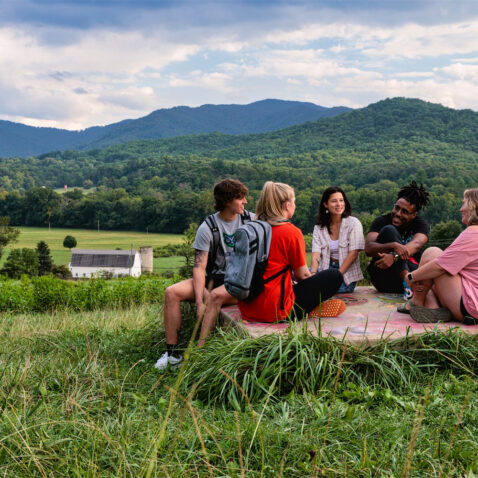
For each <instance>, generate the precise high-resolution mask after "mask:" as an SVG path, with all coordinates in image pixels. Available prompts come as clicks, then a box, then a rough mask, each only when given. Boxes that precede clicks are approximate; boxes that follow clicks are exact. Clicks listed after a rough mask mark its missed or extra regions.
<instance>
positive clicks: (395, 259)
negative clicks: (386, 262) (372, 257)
mask: <svg viewBox="0 0 478 478" xmlns="http://www.w3.org/2000/svg"><path fill="white" fill-rule="evenodd" d="M390 254H392V256H393V262H397V261H398V259H399V257H400V256H399V255H398V254H397V253H396V252H395V251H394V252H391V253H390Z"/></svg>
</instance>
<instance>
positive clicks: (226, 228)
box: [193, 212, 255, 274]
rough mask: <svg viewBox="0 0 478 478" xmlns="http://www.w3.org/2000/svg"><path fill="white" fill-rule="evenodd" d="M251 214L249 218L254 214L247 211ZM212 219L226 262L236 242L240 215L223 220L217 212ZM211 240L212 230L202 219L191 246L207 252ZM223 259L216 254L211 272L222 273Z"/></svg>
mask: <svg viewBox="0 0 478 478" xmlns="http://www.w3.org/2000/svg"><path fill="white" fill-rule="evenodd" d="M249 214H250V216H251V220H252V219H254V216H255V215H254V214H253V213H251V212H250V213H249ZM214 219H215V220H216V224H217V228H218V229H219V236H220V238H221V246H222V248H223V251H224V256H225V258H226V264H227V261H228V260H229V257H230V255H231V254H232V251H233V250H234V245H235V244H236V241H235V234H236V230H237V228H238V227H240V226H242V220H241V216H240V215H239V214H238V215H237V216H236V218H235V219H234V220H233V221H223V220H222V219H221V218H220V216H219V212H216V213H215V214H214ZM212 242H213V237H212V232H211V229H210V228H209V226H208V225H207V224H206V221H204V222H203V223H202V224H201V225H200V226H199V228H198V231H197V233H196V239H195V240H194V244H193V248H194V249H196V250H198V251H205V252H209V248H210V247H211V245H212ZM222 263H223V261H222V257H220V255H219V254H217V255H216V263H215V264H214V268H213V270H212V274H218V273H222V274H223V273H224V272H225V270H224V268H223V267H221V265H223V264H222Z"/></svg>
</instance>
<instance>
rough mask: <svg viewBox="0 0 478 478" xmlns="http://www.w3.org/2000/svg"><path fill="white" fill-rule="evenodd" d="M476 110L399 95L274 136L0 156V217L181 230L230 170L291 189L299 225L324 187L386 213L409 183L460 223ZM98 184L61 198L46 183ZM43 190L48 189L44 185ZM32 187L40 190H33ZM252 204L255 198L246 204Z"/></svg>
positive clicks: (474, 155) (476, 143)
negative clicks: (337, 187)
mask: <svg viewBox="0 0 478 478" xmlns="http://www.w3.org/2000/svg"><path fill="white" fill-rule="evenodd" d="M477 166H478V113H475V112H472V111H469V110H464V111H457V110H453V109H449V108H445V107H443V106H440V105H435V104H431V103H426V102H423V101H420V100H412V99H404V98H395V99H391V100H385V101H381V102H379V103H376V104H373V105H370V106H368V107H367V108H364V109H361V110H355V111H352V112H349V113H345V114H342V115H340V116H337V117H334V118H328V119H322V120H318V121H315V122H309V123H306V124H303V125H299V126H293V127H289V128H286V129H283V130H280V131H275V132H272V133H263V134H257V135H241V136H232V135H224V134H207V135H195V136H185V137H178V138H170V139H165V140H143V141H136V142H129V143H125V144H122V145H117V146H112V147H109V148H107V149H103V150H100V149H95V150H90V151H88V152H73V151H66V152H56V153H50V154H45V155H42V156H38V157H36V158H28V159H21V158H10V159H3V160H1V161H0V186H1V187H2V188H3V189H4V192H3V193H2V196H1V199H0V214H1V215H9V216H10V217H11V220H12V223H13V224H16V225H44V224H46V223H47V222H51V224H52V225H57V226H62V227H95V226H96V225H97V221H100V223H101V224H102V227H103V228H105V229H139V230H145V229H146V228H148V230H150V231H160V232H182V231H183V230H184V229H185V228H186V227H187V225H188V224H189V223H190V222H199V221H201V220H202V218H203V216H204V214H205V213H206V212H207V211H209V210H210V204H211V202H212V200H211V194H210V189H211V187H212V185H213V183H214V182H215V181H217V180H218V179H220V178H223V177H226V176H231V177H235V178H238V179H240V180H242V181H244V182H245V183H246V184H247V185H248V187H249V188H250V190H251V197H250V199H251V200H252V201H254V200H255V199H256V198H257V195H258V192H259V190H260V189H261V187H262V185H263V183H264V181H266V180H268V179H272V180H276V181H284V182H288V183H290V184H291V185H293V186H294V187H295V188H296V192H297V212H296V217H295V222H296V223H297V224H298V225H299V226H300V227H301V228H302V229H303V230H304V231H306V232H307V231H310V230H311V229H312V226H313V223H314V216H315V213H316V208H317V203H318V200H319V198H320V195H321V193H322V190H323V189H324V188H325V187H326V186H328V185H331V184H337V185H342V186H343V187H344V188H345V189H346V191H347V192H348V193H349V196H350V199H351V202H352V206H353V209H354V212H355V213H370V214H372V213H373V214H375V213H377V212H378V211H380V212H384V211H388V210H389V209H390V207H391V205H392V204H393V201H394V197H395V195H396V191H397V189H398V187H399V186H401V185H403V184H405V183H407V182H409V181H410V180H412V179H415V180H417V181H418V182H423V183H424V184H425V185H426V186H427V187H428V188H429V189H430V191H431V193H432V203H431V205H430V206H429V207H428V208H427V210H426V211H425V216H426V217H427V218H428V219H429V220H430V221H431V222H432V223H437V222H440V221H444V220H449V219H457V218H458V217H459V216H458V208H459V204H460V202H461V197H462V193H463V190H464V189H465V188H466V187H477V186H478V172H477V170H478V167H477ZM64 184H67V185H69V187H70V189H71V188H72V187H74V186H78V187H80V186H81V187H87V188H88V187H92V186H96V187H99V189H98V190H96V191H95V192H94V193H90V194H85V193H84V192H82V191H70V192H68V193H67V194H64V195H58V194H56V193H55V192H54V191H51V190H50V189H48V187H51V188H55V187H62V186H63V185H64ZM41 186H47V188H42V187H41ZM32 188H37V189H32ZM251 208H253V206H251Z"/></svg>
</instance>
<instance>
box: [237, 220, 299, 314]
mask: <svg viewBox="0 0 478 478" xmlns="http://www.w3.org/2000/svg"><path fill="white" fill-rule="evenodd" d="M306 264H307V259H306V257H305V242H304V236H303V235H302V232H301V231H300V229H298V228H297V227H295V226H294V225H292V224H290V223H284V224H282V225H280V226H273V227H272V239H271V250H270V252H269V260H268V261H267V268H266V272H265V273H264V279H267V278H268V277H271V276H273V275H274V274H276V273H278V272H279V271H281V270H282V269H284V267H285V266H287V265H289V266H290V268H291V269H292V270H295V269H297V268H299V267H302V266H305V265H306ZM281 282H282V275H280V276H279V277H276V278H275V279H273V280H271V281H270V282H268V283H267V284H265V285H264V290H263V291H262V293H261V294H260V295H259V296H258V297H257V298H256V299H254V300H253V301H252V302H242V301H239V309H240V311H241V315H242V317H244V318H245V319H247V320H252V321H256V322H277V321H278V320H282V319H285V318H286V317H287V315H288V314H289V312H290V310H291V309H292V306H293V305H294V299H295V297H294V291H293V289H292V280H291V276H290V271H287V272H286V273H285V281H284V309H283V310H281V308H280V304H281Z"/></svg>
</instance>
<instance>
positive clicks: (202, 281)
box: [193, 249, 208, 317]
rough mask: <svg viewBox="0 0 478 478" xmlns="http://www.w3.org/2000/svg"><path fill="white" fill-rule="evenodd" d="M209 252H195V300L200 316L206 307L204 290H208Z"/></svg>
mask: <svg viewBox="0 0 478 478" xmlns="http://www.w3.org/2000/svg"><path fill="white" fill-rule="evenodd" d="M207 256H208V252H206V251H199V250H197V249H195V251H194V266H193V288H194V299H195V302H196V313H197V315H198V317H199V316H201V314H202V313H203V309H204V307H205V305H204V290H205V288H206V265H207Z"/></svg>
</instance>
